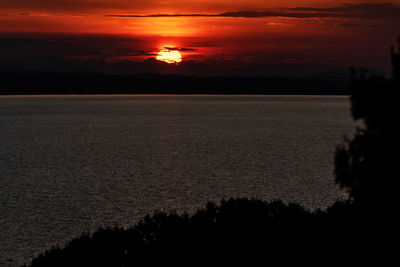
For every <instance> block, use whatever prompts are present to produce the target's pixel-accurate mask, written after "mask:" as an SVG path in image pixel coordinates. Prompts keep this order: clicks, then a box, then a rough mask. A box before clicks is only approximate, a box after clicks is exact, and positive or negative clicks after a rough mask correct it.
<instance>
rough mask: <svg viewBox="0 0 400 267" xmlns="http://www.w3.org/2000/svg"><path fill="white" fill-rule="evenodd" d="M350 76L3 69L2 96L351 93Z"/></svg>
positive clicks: (0, 81)
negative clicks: (229, 75)
mask: <svg viewBox="0 0 400 267" xmlns="http://www.w3.org/2000/svg"><path fill="white" fill-rule="evenodd" d="M349 87H350V79H349V77H334V76H332V77H326V76H315V77H284V76H271V77H265V76H260V77H212V76H210V77H206V76H189V75H168V74H134V75H113V74H96V73H51V72H46V73H42V72H38V73H32V72H31V73H29V72H27V73H24V72H21V73H18V72H2V73H1V72H0V95H22V94H24V95H40V94H232V95H235V94H250V95H251V94H299V95H302V94H304V95H349V94H350V93H351V91H350V90H349Z"/></svg>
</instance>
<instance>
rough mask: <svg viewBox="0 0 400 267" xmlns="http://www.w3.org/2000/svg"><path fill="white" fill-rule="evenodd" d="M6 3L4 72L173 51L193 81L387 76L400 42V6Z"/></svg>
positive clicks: (316, 0)
mask: <svg viewBox="0 0 400 267" xmlns="http://www.w3.org/2000/svg"><path fill="white" fill-rule="evenodd" d="M0 3H1V4H0V68H3V69H4V68H6V67H5V66H8V67H10V66H13V67H15V66H19V67H21V64H22V65H24V64H26V66H27V67H29V66H33V65H35V64H36V65H37V64H39V65H40V64H42V63H43V62H42V61H40V60H41V59H43V58H47V59H49V58H53V59H57V60H66V61H68V60H80V61H89V60H92V61H93V60H97V61H102V62H106V63H118V62H121V61H124V60H129V61H134V62H143V61H145V60H146V59H149V58H156V56H157V54H158V53H159V51H161V50H163V49H164V50H165V48H167V49H170V50H174V51H179V53H180V54H181V55H182V62H181V63H180V64H186V65H185V66H186V67H185V70H188V72H190V73H192V72H193V73H194V74H196V69H201V68H197V67H198V66H203V67H204V66H207V68H208V67H210V68H214V69H219V70H225V71H227V73H229V72H231V73H233V74H241V73H243V74H244V75H247V74H256V75H259V74H265V75H268V74H293V73H295V74H302V73H304V74H307V73H311V72H321V73H322V72H327V73H328V72H335V71H340V70H344V71H346V68H347V67H348V66H365V67H369V68H372V69H377V70H382V71H389V70H390V69H389V66H390V62H389V53H388V51H389V47H390V46H391V45H395V43H396V39H397V37H398V36H399V35H400V0H392V1H391V2H390V0H388V1H377V0H375V1H367V0H344V2H343V3H338V2H337V1H333V0H323V1H322V0H291V1H289V0H286V1H285V0H283V1H282V0H281V1H279V0H269V1H266V0H230V1H226V0H185V1H183V0H182V1H179V0H169V1H165V0H141V1H135V0H114V1H106V0H58V1H54V0H0ZM33 59H34V60H36V62H39V61H40V62H42V63H32V62H33V61H32V60H33ZM23 62H28V63H23ZM189 62H190V63H191V64H192V65H188V63H189ZM193 64H194V65H193ZM196 64H202V65H196ZM43 68H45V67H44V65H43ZM138 68H139V70H137V69H134V68H133V69H132V72H135V71H140V67H138ZM128 72H129V70H128Z"/></svg>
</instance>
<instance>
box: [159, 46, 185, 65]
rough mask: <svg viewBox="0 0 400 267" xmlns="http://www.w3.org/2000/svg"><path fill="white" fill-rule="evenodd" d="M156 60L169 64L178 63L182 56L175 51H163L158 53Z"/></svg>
mask: <svg viewBox="0 0 400 267" xmlns="http://www.w3.org/2000/svg"><path fill="white" fill-rule="evenodd" d="M156 59H157V60H159V61H164V62H167V63H170V64H172V63H179V62H181V61H182V55H181V53H179V51H177V50H169V49H163V50H161V51H160V52H158V54H157V57H156Z"/></svg>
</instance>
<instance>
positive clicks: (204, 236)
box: [31, 199, 357, 267]
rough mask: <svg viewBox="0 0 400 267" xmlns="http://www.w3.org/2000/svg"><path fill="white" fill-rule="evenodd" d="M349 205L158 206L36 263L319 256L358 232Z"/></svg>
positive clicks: (249, 202) (235, 202)
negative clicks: (187, 209) (182, 209)
mask: <svg viewBox="0 0 400 267" xmlns="http://www.w3.org/2000/svg"><path fill="white" fill-rule="evenodd" d="M351 209H352V205H351V203H350V202H338V203H336V204H335V205H334V206H332V207H331V208H329V209H328V210H327V211H324V212H322V211H319V210H318V211H315V212H309V211H307V210H305V209H304V208H303V207H301V206H300V205H298V204H293V203H289V204H284V203H282V202H281V201H273V202H270V203H266V202H263V201H261V200H255V199H230V200H226V201H225V200H224V201H222V202H221V204H220V205H216V204H214V203H208V205H207V206H206V208H205V209H200V210H198V211H197V212H196V213H195V214H193V215H188V214H183V215H178V214H175V213H170V214H167V213H161V212H156V213H155V214H154V215H152V216H150V215H148V216H146V217H145V218H144V219H143V220H142V221H140V222H139V223H138V224H136V225H135V226H134V227H132V228H129V229H123V228H121V227H119V226H114V227H109V228H101V229H98V230H97V231H96V232H95V233H94V234H93V235H90V234H89V233H84V234H82V235H81V236H80V237H78V238H75V239H74V240H72V241H70V242H69V243H68V244H67V245H66V247H65V248H62V249H61V248H59V247H55V248H52V249H51V250H49V251H47V252H46V253H45V254H43V255H40V256H39V257H37V258H35V259H34V260H33V261H32V265H31V266H32V267H36V266H136V265H139V266H140V265H151V266H152V265H155V264H162V265H166V264H174V265H186V264H188V263H189V265H195V264H199V263H203V264H211V263H212V262H215V261H221V262H222V261H223V262H234V261H236V260H246V259H248V260H252V259H258V260H260V259H261V260H268V261H270V262H271V261H280V262H292V261H300V260H301V261H303V262H304V261H307V262H314V261H317V258H316V256H315V255H326V256H329V257H332V258H333V257H334V256H335V255H334V254H335V252H334V250H332V248H333V247H334V246H335V244H339V243H342V242H343V241H344V240H346V239H347V238H348V236H349V235H350V234H351V235H352V236H354V234H355V232H354V229H356V226H357V221H356V220H355V219H354V218H352V216H353V215H352V212H351ZM349 221H350V222H352V225H351V226H350V225H349V224H348V222H349ZM338 225H339V226H340V227H337V226H338ZM345 247H346V245H345V246H344V247H343V248H345ZM289 255H290V256H289ZM292 257H293V258H292Z"/></svg>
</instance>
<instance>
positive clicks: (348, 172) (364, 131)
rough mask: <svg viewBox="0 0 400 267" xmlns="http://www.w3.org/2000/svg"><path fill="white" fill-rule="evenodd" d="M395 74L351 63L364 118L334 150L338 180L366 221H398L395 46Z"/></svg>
mask: <svg viewBox="0 0 400 267" xmlns="http://www.w3.org/2000/svg"><path fill="white" fill-rule="evenodd" d="M399 51H400V39H399ZM391 56H392V66H393V78H392V79H387V78H385V77H384V76H378V75H367V70H365V69H361V70H360V71H358V72H357V71H356V70H355V69H354V68H353V69H351V77H352V84H353V87H352V90H353V93H352V96H351V112H352V116H353V119H354V120H356V121H362V122H363V125H362V126H361V127H358V128H357V131H356V134H355V136H354V138H353V139H352V140H346V143H345V144H344V145H341V146H339V147H338V148H337V151H336V155H335V175H336V183H338V184H339V185H340V186H341V187H342V188H346V189H347V190H348V192H349V194H350V197H351V198H352V199H353V201H354V204H355V205H356V206H357V210H358V211H359V212H360V213H359V215H361V216H362V218H363V219H365V220H364V221H369V222H372V221H374V222H377V221H380V222H385V223H387V222H393V220H392V219H393V218H395V215H396V214H397V213H398V212H397V210H396V208H397V203H398V200H397V194H398V193H397V191H398V190H397V186H396V180H397V179H398V169H397V164H396V163H397V162H396V161H397V158H398V153H399V149H398V145H397V143H398V138H397V137H396V133H397V130H396V124H397V121H396V120H397V116H396V114H397V113H396V111H397V107H398V103H397V102H398V100H397V99H396V97H395V96H396V92H397V91H398V89H399V78H400V76H399V73H400V54H399V53H396V52H395V49H394V48H392V54H391Z"/></svg>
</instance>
